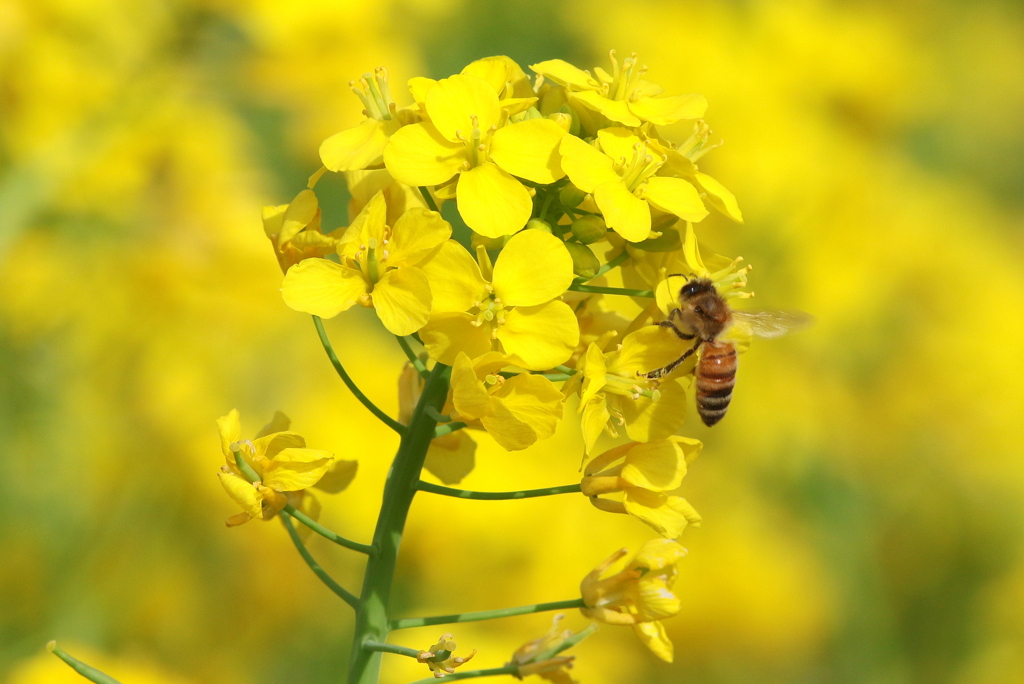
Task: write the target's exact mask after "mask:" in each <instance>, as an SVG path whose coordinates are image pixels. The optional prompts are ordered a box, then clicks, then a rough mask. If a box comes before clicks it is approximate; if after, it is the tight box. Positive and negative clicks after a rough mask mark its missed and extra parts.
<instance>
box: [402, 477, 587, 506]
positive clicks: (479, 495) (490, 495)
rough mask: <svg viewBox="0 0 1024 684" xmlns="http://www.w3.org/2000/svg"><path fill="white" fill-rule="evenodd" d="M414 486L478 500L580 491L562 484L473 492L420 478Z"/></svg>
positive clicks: (432, 491)
mask: <svg viewBox="0 0 1024 684" xmlns="http://www.w3.org/2000/svg"><path fill="white" fill-rule="evenodd" d="M416 488H417V489H419V490H420V491H421V492H430V493H431V494H440V495H441V496H451V497H454V498H456V499H476V500H478V501H508V500H512V499H532V498H534V497H538V496H554V495H555V494H572V493H574V492H576V493H578V492H579V491H580V485H579V484H571V485H562V486H561V487H544V488H542V489H520V490H518V491H515V492H474V491H470V490H468V489H455V488H453V487H443V486H441V485H436V484H431V483H430V482H424V481H423V480H420V481H419V483H418V484H417V485H416Z"/></svg>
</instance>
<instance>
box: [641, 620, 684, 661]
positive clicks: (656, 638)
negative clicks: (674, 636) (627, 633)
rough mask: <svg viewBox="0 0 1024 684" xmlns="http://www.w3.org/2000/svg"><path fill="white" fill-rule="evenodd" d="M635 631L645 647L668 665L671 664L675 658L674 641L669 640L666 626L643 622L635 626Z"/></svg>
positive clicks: (658, 623)
mask: <svg viewBox="0 0 1024 684" xmlns="http://www.w3.org/2000/svg"><path fill="white" fill-rule="evenodd" d="M633 631H634V632H635V633H636V635H637V637H639V638H640V641H641V642H643V645H644V646H646V647H647V648H649V649H651V652H652V653H653V654H654V655H656V656H658V657H659V658H661V659H662V660H664V661H665V662H666V663H671V662H672V658H673V657H674V652H675V648H674V647H673V646H672V641H671V640H670V639H669V638H668V632H666V631H665V626H664V625H662V624H661V623H660V622H657V621H655V622H641V623H638V624H635V625H633Z"/></svg>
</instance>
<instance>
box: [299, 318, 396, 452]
mask: <svg viewBox="0 0 1024 684" xmlns="http://www.w3.org/2000/svg"><path fill="white" fill-rule="evenodd" d="M313 323H314V324H315V325H316V334H317V335H319V336H320V343H321V344H322V345H323V346H324V351H326V352H327V358H329V359H330V360H331V365H332V366H334V370H336V371H337V372H338V375H339V376H340V377H341V379H342V381H343V382H344V383H345V386H346V387H348V389H349V391H350V392H352V394H354V395H355V397H356V399H358V400H359V401H360V403H361V404H362V405H363V406H365V407H366V408H367V409H368V410H369V411H370V413H372V414H373V415H375V416H377V418H379V419H380V421H381V422H382V423H384V424H385V425H387V426H388V427H389V428H391V429H392V430H394V431H395V432H397V433H398V434H402V433H403V432H405V426H404V425H402V424H401V423H399V422H398V421H397V420H395V419H394V418H392V417H391V416H389V415H388V414H386V413H384V412H383V411H381V410H380V409H379V408H377V405H376V404H374V403H373V402H372V401H370V398H369V397H367V396H366V395H365V394H363V392H362V390H360V389H359V388H358V387H357V386H356V383H354V382H353V381H352V378H351V377H349V374H348V372H347V371H346V370H345V367H344V366H342V365H341V361H339V360H338V355H337V354H335V353H334V347H332V346H331V340H330V339H328V337H327V331H326V330H324V322H323V321H322V320H320V317H319V316H313Z"/></svg>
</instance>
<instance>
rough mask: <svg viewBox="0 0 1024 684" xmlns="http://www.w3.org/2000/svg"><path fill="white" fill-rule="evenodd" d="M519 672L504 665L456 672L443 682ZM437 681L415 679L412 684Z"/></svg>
mask: <svg viewBox="0 0 1024 684" xmlns="http://www.w3.org/2000/svg"><path fill="white" fill-rule="evenodd" d="M518 672H519V668H518V667H516V666H515V665H505V666H504V667H492V668H490V669H487V670H467V671H465V672H456V673H454V674H449V675H445V676H444V681H446V682H452V681H455V680H456V679H476V678H477V677H494V676H497V675H514V674H516V673H518ZM436 681H437V679H436V678H434V677H429V678H427V679H417V680H416V681H415V682H413V683H412V684H433V683H434V682H436Z"/></svg>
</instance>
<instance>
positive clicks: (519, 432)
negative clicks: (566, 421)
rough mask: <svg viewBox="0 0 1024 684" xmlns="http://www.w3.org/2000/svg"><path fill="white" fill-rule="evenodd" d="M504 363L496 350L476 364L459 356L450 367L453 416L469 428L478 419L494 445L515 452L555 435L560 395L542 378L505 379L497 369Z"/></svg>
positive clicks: (464, 356) (463, 353)
mask: <svg viewBox="0 0 1024 684" xmlns="http://www.w3.org/2000/svg"><path fill="white" fill-rule="evenodd" d="M508 365H509V362H508V359H507V358H506V357H505V356H503V355H502V354H499V353H498V352H488V353H487V354H484V355H483V356H481V357H479V358H477V359H476V360H470V358H469V357H468V356H467V355H466V354H465V352H460V353H459V355H458V356H457V357H456V358H455V363H454V365H453V366H452V377H451V400H450V404H451V407H452V409H454V411H453V412H451V416H452V418H453V419H454V420H460V421H464V422H466V423H470V424H472V423H474V422H476V421H479V424H480V425H481V426H482V427H483V428H484V429H485V430H487V432H488V433H490V435H491V437H493V438H494V441H496V442H497V443H498V444H500V445H501V446H502V447H504V448H505V449H507V450H508V451H517V450H519V449H525V448H526V447H528V446H530V445H531V444H533V443H534V442H536V441H537V440H540V439H547V438H548V437H550V436H551V435H553V434H555V428H556V427H557V426H558V421H559V420H561V419H562V393H561V392H560V391H558V388H557V387H555V385H554V383H552V382H551V381H550V380H548V379H547V378H545V377H542V376H540V375H531V374H529V373H520V374H518V375H514V376H512V377H510V378H506V377H504V376H503V375H501V374H500V373H499V371H500V370H501V369H502V368H504V367H506V366H508Z"/></svg>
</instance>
